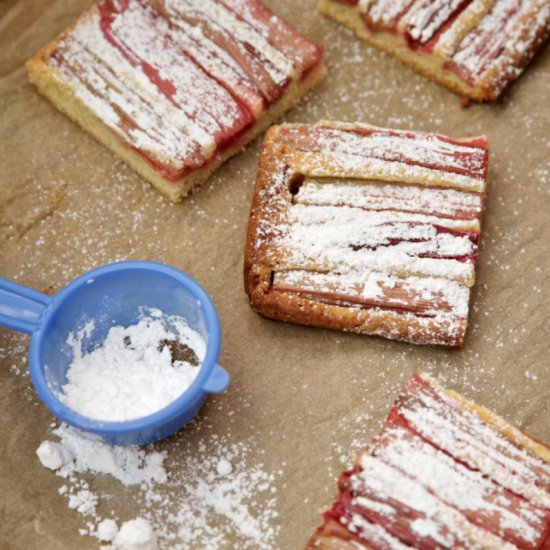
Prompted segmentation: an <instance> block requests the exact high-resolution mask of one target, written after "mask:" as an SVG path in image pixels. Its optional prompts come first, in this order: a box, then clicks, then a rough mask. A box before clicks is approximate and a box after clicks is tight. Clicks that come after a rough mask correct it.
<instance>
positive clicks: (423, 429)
mask: <svg viewBox="0 0 550 550" xmlns="http://www.w3.org/2000/svg"><path fill="white" fill-rule="evenodd" d="M338 486H339V494H338V496H337V498H336V502H335V503H334V505H333V506H332V508H330V509H329V510H328V511H326V512H325V514H324V523H323V525H322V526H321V527H320V528H319V529H318V530H317V532H316V533H315V534H314V535H313V537H312V538H311V539H310V541H309V543H308V545H307V550H314V549H315V550H320V549H322V550H357V549H359V548H368V549H375V550H386V549H403V550H405V549H407V548H421V549H424V550H428V549H436V548H453V549H454V548H466V549H494V550H505V549H513V548H521V549H532V550H535V549H545V548H550V448H549V447H547V446H545V445H543V444H542V443H540V442H538V441H536V440H534V439H532V438H530V437H528V436H526V435H525V434H523V433H522V432H520V431H519V430H517V429H516V428H514V427H512V426H510V425H509V424H508V423H507V422H506V421H505V420H503V419H502V418H500V417H499V416H497V415H496V414H494V413H492V412H491V411H489V410H487V409H485V408H483V407H480V406H478V405H476V404H475V403H473V402H472V401H468V400H467V399H465V398H464V397H462V396H461V395H459V394H457V393H455V392H453V391H449V390H446V389H444V388H442V387H441V386H440V385H439V384H438V383H437V382H436V381H435V380H434V379H433V378H431V377H430V376H428V375H427V374H417V375H415V376H413V378H412V379H411V380H410V382H409V383H408V385H407V386H406V388H405V389H404V390H403V392H402V393H401V395H400V396H399V398H398V399H397V402H396V404H395V406H394V407H393V408H392V409H391V411H390V413H389V415H388V417H387V419H386V422H385V424H384V427H383V428H382V431H381V432H380V433H379V434H378V436H376V437H375V438H374V440H373V441H372V442H371V443H370V445H369V446H368V447H367V448H366V449H365V450H364V451H363V452H361V453H360V454H359V456H358V457H357V458H356V461H355V466H354V468H353V469H352V470H350V471H347V472H344V473H343V474H342V475H341V476H340V480H339V483H338Z"/></svg>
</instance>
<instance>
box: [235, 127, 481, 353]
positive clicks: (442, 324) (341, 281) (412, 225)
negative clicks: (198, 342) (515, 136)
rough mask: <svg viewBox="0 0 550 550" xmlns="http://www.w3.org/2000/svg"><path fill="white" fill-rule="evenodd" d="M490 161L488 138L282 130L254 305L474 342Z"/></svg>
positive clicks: (409, 337) (252, 232) (446, 342)
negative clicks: (473, 295)
mask: <svg viewBox="0 0 550 550" xmlns="http://www.w3.org/2000/svg"><path fill="white" fill-rule="evenodd" d="M487 165H488V144H487V140H486V138H485V137H476V138H468V139H451V138H448V137H445V136H441V135H437V134H430V133H422V132H410V131H400V130H388V129H383V128H376V127H374V126H369V125H367V124H358V123H356V124H349V123H337V122H319V123H317V124H315V125H305V124H283V125H280V126H274V127H272V128H271V129H270V130H269V131H268V133H267V134H266V137H265V139H264V143H263V150H262V154H261V157H260V165H259V169H258V176H257V180H256V188H255V193H254V198H253V202H252V208H251V213H250V220H249V227H248V235H247V245H246V253H245V288H246V291H247V292H248V294H249V297H250V303H251V306H252V308H253V309H255V310H256V311H258V312H259V313H261V314H262V315H264V316H266V317H271V318H273V319H280V320H283V321H290V322H294V323H300V324H305V325H314V326H319V327H326V328H331V329H340V330H346V331H353V332H359V333H364V334H372V335H379V336H384V337H386V338H391V339H395V340H403V341H407V342H412V343H416V344H434V345H443V346H451V347H459V346H462V345H463V342H464V335H465V332H466V326H467V323H468V307H469V298H470V288H471V287H472V285H473V284H474V267H475V260H476V255H477V251H478V241H479V234H480V223H481V214H482V209H483V201H484V196H485V190H486V185H487Z"/></svg>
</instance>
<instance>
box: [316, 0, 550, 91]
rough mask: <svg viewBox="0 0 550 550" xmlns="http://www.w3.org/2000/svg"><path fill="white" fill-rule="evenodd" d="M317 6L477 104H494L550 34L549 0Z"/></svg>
mask: <svg viewBox="0 0 550 550" xmlns="http://www.w3.org/2000/svg"><path fill="white" fill-rule="evenodd" d="M318 8H319V11H321V12H322V13H324V14H326V15H329V16H330V17H332V18H334V19H336V20H337V21H339V22H341V23H343V24H344V25H346V26H348V27H350V28H351V29H352V30H353V31H355V33H356V34H357V36H359V38H361V39H363V40H365V41H366V42H368V43H369V44H371V45H372V46H375V47H377V48H380V49H382V50H384V51H386V52H388V53H389V54H391V55H394V56H396V57H398V58H399V59H401V60H402V61H404V62H405V63H408V64H410V65H412V66H413V67H414V68H415V69H417V70H418V71H420V72H421V73H423V74H424V75H425V76H427V77H429V78H431V79H433V80H435V81H436V82H439V83H440V84H442V85H443V86H447V87H448V88H449V89H451V90H453V91H454V92H456V93H458V94H460V95H461V96H463V97H464V98H467V99H472V100H475V101H496V100H497V98H498V97H499V96H500V94H501V93H502V92H503V90H504V89H505V88H506V87H507V86H508V85H509V84H511V83H512V82H513V81H514V80H516V79H517V78H518V77H519V75H520V74H521V72H522V71H523V69H524V68H525V67H526V66H527V64H528V63H529V62H530V61H531V59H532V58H533V56H534V55H535V53H536V52H537V51H538V50H539V49H540V48H541V47H542V46H543V44H544V43H545V42H546V41H547V40H548V37H549V36H550V3H549V2H548V0H319V3H318Z"/></svg>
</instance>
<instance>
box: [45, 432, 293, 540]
mask: <svg viewBox="0 0 550 550" xmlns="http://www.w3.org/2000/svg"><path fill="white" fill-rule="evenodd" d="M52 434H53V435H54V436H55V437H56V438H57V439H58V441H50V440H47V441H44V442H42V444H41V445H40V447H39V448H38V449H37V455H38V457H39V459H40V461H41V462H42V464H43V465H44V466H45V467H47V468H49V469H52V470H55V471H56V473H57V475H59V476H60V477H62V478H64V480H65V484H64V485H63V486H62V487H61V488H60V490H59V492H60V494H62V495H64V496H65V497H66V498H67V500H68V502H67V504H68V507H69V508H71V509H73V510H76V511H77V512H79V513H80V514H81V515H82V516H83V518H84V519H85V521H86V529H84V530H81V534H83V535H85V534H88V535H91V536H95V537H97V538H98V539H99V540H101V541H107V542H110V543H111V544H112V548H114V549H117V550H119V549H120V550H138V549H139V550H141V549H142V548H143V550H150V549H152V548H156V546H155V545H153V542H155V544H156V541H157V540H158V543H159V545H160V547H163V545H164V544H167V545H171V544H174V545H175V546H176V547H193V548H196V547H200V548H203V549H205V550H215V549H218V548H221V547H228V545H229V544H232V543H230V541H239V542H238V545H239V548H243V549H244V548H254V549H266V550H267V549H270V548H273V544H274V540H275V537H276V535H277V533H278V527H277V526H276V519H277V516H278V514H277V511H276V505H277V498H276V491H275V488H274V486H273V484H274V482H275V480H276V478H277V477H278V476H279V475H281V474H282V471H279V472H276V473H269V472H267V471H265V470H264V469H263V465H262V464H261V463H257V462H255V463H254V462H252V463H250V453H251V450H252V449H253V447H254V443H253V441H251V442H248V443H229V442H228V441H227V440H226V439H225V438H223V437H219V436H210V437H209V438H206V440H205V441H204V443H202V444H200V445H199V446H198V448H197V449H195V452H194V454H193V455H190V454H188V455H187V456H186V458H185V459H184V462H183V465H181V464H180V465H179V466H178V468H177V469H171V459H170V454H169V453H168V452H166V451H161V452H159V451H155V450H153V447H151V446H150V447H147V448H140V447H138V446H128V447H117V446H112V445H108V444H106V443H104V442H102V441H100V440H98V439H96V438H93V437H90V436H88V435H87V434H83V433H81V432H79V431H77V430H75V429H74V428H71V427H69V426H66V425H64V424H63V425H61V426H59V427H57V428H55V429H54V430H53V432H52ZM212 446H213V447H214V448H215V449H217V452H218V454H217V456H214V455H211V454H210V453H209V452H208V451H207V449H209V448H212ZM174 452H175V450H174ZM91 474H93V475H95V476H98V478H99V477H101V476H104V475H110V476H112V477H114V478H115V479H117V480H118V481H119V482H120V483H121V484H122V485H124V486H125V487H128V488H131V487H135V488H136V489H137V492H136V491H135V490H134V491H132V492H130V493H128V495H132V496H131V498H133V499H134V505H135V506H136V507H137V508H138V509H139V510H140V516H141V517H140V518H137V520H131V521H128V522H125V523H123V524H122V526H121V528H120V530H119V529H118V525H117V522H119V521H120V520H119V518H118V515H117V511H116V509H112V508H111V507H110V506H109V501H110V497H109V495H108V494H103V493H101V492H98V491H97V490H95V489H94V485H95V484H96V482H95V481H94V478H93V477H90V475H91ZM127 498H128V497H127ZM99 506H101V508H102V509H108V510H109V515H108V516H105V515H100V514H99V513H98V512H97V508H98V507H99ZM136 522H137V523H136ZM144 522H145V523H144ZM147 525H150V526H152V528H151V530H150V533H152V534H154V536H153V535H151V536H149V537H148V538H147V536H146V535H147V533H149V530H148V528H147ZM153 529H154V533H153ZM139 537H142V538H143V537H145V538H146V540H149V539H150V541H153V542H151V544H150V545H149V546H143V547H142V546H137V545H135V544H134V545H132V544H133V543H131V541H132V540H134V538H139ZM109 548H111V546H109Z"/></svg>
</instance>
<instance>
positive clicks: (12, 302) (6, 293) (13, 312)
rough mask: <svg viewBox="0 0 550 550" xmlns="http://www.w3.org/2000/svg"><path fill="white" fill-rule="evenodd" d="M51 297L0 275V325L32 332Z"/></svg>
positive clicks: (38, 324) (28, 332) (37, 325)
mask: <svg viewBox="0 0 550 550" xmlns="http://www.w3.org/2000/svg"><path fill="white" fill-rule="evenodd" d="M52 300H53V298H52V297H51V296H48V295H47V294H43V293H42V292H38V290H34V289H32V288H29V287H26V286H23V285H19V284H17V283H13V282H12V281H8V280H6V279H2V278H1V277H0V326H3V327H8V328H11V329H14V330H19V331H21V332H26V333H27V334H32V333H33V332H34V331H35V330H36V329H38V328H39V327H40V322H41V318H42V313H43V312H44V310H45V309H46V307H47V306H48V305H49V304H50V303H51V302H52Z"/></svg>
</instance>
